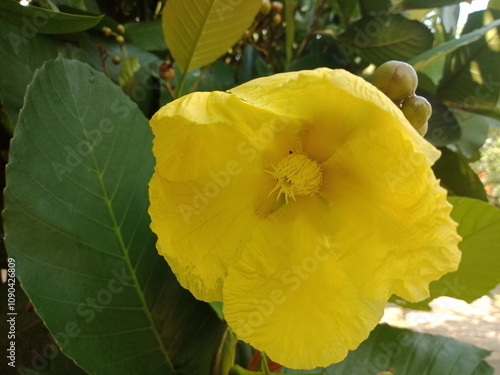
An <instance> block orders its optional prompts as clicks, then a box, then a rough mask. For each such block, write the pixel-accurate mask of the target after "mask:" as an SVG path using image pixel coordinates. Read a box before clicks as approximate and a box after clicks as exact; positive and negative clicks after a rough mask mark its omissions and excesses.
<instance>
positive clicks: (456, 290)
mask: <svg viewBox="0 0 500 375" xmlns="http://www.w3.org/2000/svg"><path fill="white" fill-rule="evenodd" d="M448 200H449V201H450V203H451V204H453V211H452V212H451V217H452V218H453V220H455V221H456V222H457V223H458V234H459V235H460V236H461V237H462V241H461V242H460V243H459V245H458V246H459V248H460V251H461V252H462V260H461V261H460V265H459V268H458V270H457V271H455V272H452V273H448V274H446V275H444V276H443V277H442V278H441V279H439V280H437V281H434V282H432V283H431V284H430V288H429V290H430V297H429V298H428V299H426V300H424V301H422V302H418V303H405V302H404V301H401V300H399V301H398V303H399V304H400V305H403V306H405V307H409V308H414V309H421V308H425V307H426V306H427V305H428V303H429V302H430V301H432V300H433V299H434V298H437V297H440V296H448V297H453V298H457V299H461V300H464V301H466V302H468V303H470V302H472V301H474V300H476V299H478V298H480V297H482V296H484V295H485V294H486V293H488V292H489V291H490V290H492V289H493V288H495V287H496V286H497V285H498V284H499V283H500V272H498V270H499V269H500V210H498V209H497V208H495V207H494V206H492V205H490V204H488V203H485V202H483V201H480V200H477V199H472V198H465V197H449V198H448Z"/></svg>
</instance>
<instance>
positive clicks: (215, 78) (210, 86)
mask: <svg viewBox="0 0 500 375" xmlns="http://www.w3.org/2000/svg"><path fill="white" fill-rule="evenodd" d="M203 70H204V72H203V75H202V76H201V78H200V79H199V82H198V85H197V86H196V91H217V90H218V91H226V90H229V89H230V88H232V87H234V86H235V81H236V68H235V67H234V66H233V65H230V64H225V63H224V62H223V61H221V60H217V61H216V62H214V63H213V64H211V65H210V66H208V67H206V68H205V69H203Z"/></svg>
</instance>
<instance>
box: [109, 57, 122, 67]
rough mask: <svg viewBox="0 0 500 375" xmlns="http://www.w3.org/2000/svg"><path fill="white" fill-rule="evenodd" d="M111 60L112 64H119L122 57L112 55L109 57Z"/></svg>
mask: <svg viewBox="0 0 500 375" xmlns="http://www.w3.org/2000/svg"><path fill="white" fill-rule="evenodd" d="M111 61H113V64H117V65H118V64H119V63H121V62H122V59H121V58H120V56H113V58H112V59H111Z"/></svg>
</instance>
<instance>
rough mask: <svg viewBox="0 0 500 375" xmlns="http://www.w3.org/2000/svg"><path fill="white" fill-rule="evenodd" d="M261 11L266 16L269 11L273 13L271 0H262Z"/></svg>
mask: <svg viewBox="0 0 500 375" xmlns="http://www.w3.org/2000/svg"><path fill="white" fill-rule="evenodd" d="M260 12H261V13H262V14H263V15H264V16H267V15H268V14H269V13H271V2H270V1H269V0H262V5H261V7H260Z"/></svg>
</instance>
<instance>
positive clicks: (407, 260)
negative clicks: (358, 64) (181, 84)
mask: <svg viewBox="0 0 500 375" xmlns="http://www.w3.org/2000/svg"><path fill="white" fill-rule="evenodd" d="M151 126H152V128H153V132H154V134H155V141H154V147H153V152H154V155H155V156H156V163H157V164H156V169H155V173H154V176H153V178H152V180H151V182H150V201H151V207H150V210H149V212H150V215H151V218H152V224H151V227H152V229H153V231H154V232H155V233H156V234H157V235H158V243H157V247H158V251H159V252H160V254H162V255H163V256H164V257H165V258H166V260H167V261H168V263H169V264H170V266H171V268H172V270H173V272H174V273H175V274H176V276H177V278H178V280H179V282H180V283H181V285H183V286H184V287H185V288H187V289H189V290H190V291H191V292H192V293H193V294H194V296H195V297H196V298H198V299H201V300H205V301H223V303H224V314H225V318H226V320H227V322H228V324H229V325H230V326H231V327H232V328H233V330H234V332H235V333H236V334H237V335H238V337H239V338H240V339H242V340H244V341H247V342H249V343H250V344H251V345H253V346H254V347H255V348H257V349H259V350H261V351H265V352H266V353H267V354H268V355H269V356H270V357H271V358H272V359H273V360H274V361H276V362H278V363H281V364H283V365H285V366H287V367H291V368H302V369H310V368H314V367H316V366H327V365H329V364H331V363H334V362H339V361H341V360H342V359H343V358H344V357H345V356H346V355H347V351H348V350H352V349H355V348H356V347H357V346H358V345H359V344H360V343H361V342H362V341H363V340H365V339H366V338H367V336H368V334H369V333H370V331H371V330H372V329H373V328H374V327H375V326H376V324H377V323H378V321H379V320H380V318H381V317H382V314H383V311H384V306H385V304H386V301H387V299H388V298H389V297H390V296H391V295H392V294H397V295H399V296H400V297H402V298H404V299H406V300H408V301H419V300H422V299H424V298H426V297H427V296H428V295H429V291H428V286H429V282H431V281H432V280H436V279H438V278H439V277H441V276H442V275H443V274H445V273H447V272H450V271H454V270H456V268H457V266H458V263H459V260H460V252H459V250H458V248H457V243H458V242H459V236H458V235H457V233H456V224H455V223H454V222H453V221H452V220H451V219H450V216H449V213H450V211H451V206H450V204H448V203H447V201H446V192H445V190H444V189H442V188H441V187H439V184H438V182H437V181H436V179H435V177H434V175H433V173H432V170H431V168H430V166H431V165H432V164H433V163H434V161H435V160H436V159H437V158H438V156H439V151H437V150H436V149H435V148H434V147H432V146H431V145H430V144H429V143H428V142H426V141H425V140H424V139H423V138H422V137H421V136H419V134H418V133H417V132H416V131H415V130H414V129H413V127H412V126H411V125H410V124H409V123H408V121H407V120H406V119H405V118H404V116H403V114H402V113H401V111H400V110H399V109H398V108H396V106H395V105H394V104H393V103H392V102H391V101H390V100H389V99H388V98H387V97H385V96H384V95H383V94H382V93H381V92H379V91H378V90H377V89H376V88H375V87H374V86H372V85H371V84H369V83H367V82H365V81H364V80H363V79H361V78H359V77H356V76H354V75H352V74H350V73H348V72H345V71H342V70H329V69H317V70H314V71H302V72H292V73H283V74H277V75H274V76H271V77H266V78H260V79H256V80H254V81H251V82H248V83H245V84H243V85H241V86H239V87H236V88H235V89H232V90H230V92H229V93H224V92H211V93H203V92H199V93H193V94H190V95H187V96H185V97H183V98H181V99H179V100H176V101H174V102H172V103H170V104H168V105H166V106H165V107H163V108H161V109H160V110H159V111H158V113H156V115H155V116H154V117H153V119H152V120H151Z"/></svg>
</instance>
